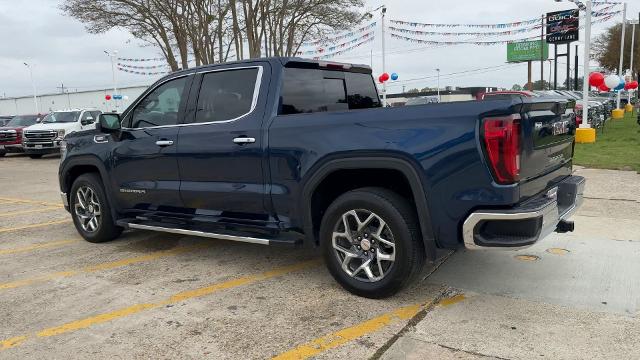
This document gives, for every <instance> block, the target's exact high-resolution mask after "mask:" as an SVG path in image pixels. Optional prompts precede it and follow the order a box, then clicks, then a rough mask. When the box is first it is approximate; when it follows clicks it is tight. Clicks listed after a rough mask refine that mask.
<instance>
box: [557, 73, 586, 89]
mask: <svg viewBox="0 0 640 360" xmlns="http://www.w3.org/2000/svg"><path fill="white" fill-rule="evenodd" d="M583 81H584V78H583V77H582V76H580V77H579V78H578V90H582V84H583ZM567 84H568V86H567ZM562 85H564V88H565V89H568V90H573V87H574V85H575V84H574V82H573V78H572V77H570V78H569V79H568V81H567V80H565V81H564V83H563V84H562Z"/></svg>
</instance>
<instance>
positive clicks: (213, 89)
mask: <svg viewBox="0 0 640 360" xmlns="http://www.w3.org/2000/svg"><path fill="white" fill-rule="evenodd" d="M258 72H259V69H258V68H251V69H239V70H226V71H217V72H210V73H206V74H204V77H203V79H202V85H201V86H200V94H199V95H198V110H197V112H196V122H199V123H205V122H216V121H226V120H233V119H237V118H239V117H241V116H243V115H246V114H248V113H249V112H251V107H252V104H253V97H254V93H255V92H256V91H257V90H256V82H257V81H258Z"/></svg>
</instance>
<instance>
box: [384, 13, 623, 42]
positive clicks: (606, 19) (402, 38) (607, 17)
mask: <svg viewBox="0 0 640 360" xmlns="http://www.w3.org/2000/svg"><path fill="white" fill-rule="evenodd" d="M618 13H620V12H618V11H616V12H611V13H609V14H608V15H607V16H605V17H603V18H601V19H597V20H594V21H592V22H591V23H592V24H599V23H603V22H606V21H609V20H611V19H612V18H613V17H614V16H615V15H617V14H618ZM580 28H581V29H582V28H584V25H582V26H580ZM391 37H392V38H396V39H401V40H404V41H409V42H412V43H417V44H426V45H447V46H449V45H462V44H473V45H480V46H491V45H501V44H510V43H515V42H520V41H527V40H535V39H539V38H540V36H539V35H536V36H530V37H527V38H522V39H513V40H495V41H473V40H471V41H469V40H459V41H442V40H424V39H416V38H412V37H408V36H402V35H398V34H396V33H391Z"/></svg>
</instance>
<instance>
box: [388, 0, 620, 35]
mask: <svg viewBox="0 0 640 360" xmlns="http://www.w3.org/2000/svg"><path fill="white" fill-rule="evenodd" d="M593 4H594V5H596V6H603V5H607V7H605V8H603V9H600V10H599V11H596V12H594V14H602V13H603V12H606V11H607V10H609V9H611V8H613V7H615V6H618V5H620V4H621V3H619V2H608V1H594V2H593ZM540 21H541V18H539V17H538V18H534V19H529V20H522V21H515V22H510V23H498V24H443V23H440V24H436V23H421V22H415V21H402V20H390V22H391V23H392V24H395V25H404V26H410V27H422V28H424V27H436V28H438V27H440V28H458V27H462V28H464V27H466V28H481V29H503V28H520V27H525V26H529V25H534V24H538V25H539V24H540Z"/></svg>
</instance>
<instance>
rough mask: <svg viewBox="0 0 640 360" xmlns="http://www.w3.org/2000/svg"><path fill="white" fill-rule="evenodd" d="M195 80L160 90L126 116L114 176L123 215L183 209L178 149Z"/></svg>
mask: <svg viewBox="0 0 640 360" xmlns="http://www.w3.org/2000/svg"><path fill="white" fill-rule="evenodd" d="M192 78H193V76H186V75H185V76H180V77H177V78H173V79H170V80H168V81H165V82H163V83H161V84H159V85H157V86H156V87H155V88H154V89H152V90H151V91H149V92H148V93H147V95H146V96H144V97H143V98H142V99H141V100H140V101H138V103H137V104H136V105H135V106H134V107H133V108H131V109H129V110H128V112H127V113H125V114H123V115H124V119H123V121H122V124H123V129H122V132H121V135H120V136H119V139H118V140H117V143H116V144H115V146H114V150H113V159H112V166H113V169H112V172H111V173H112V181H113V183H114V184H113V185H114V186H113V188H114V189H115V192H116V198H117V202H118V205H119V208H120V209H124V210H126V209H138V210H150V211H166V212H179V211H180V209H181V208H182V201H181V200H180V175H179V172H178V160H177V158H176V157H177V153H176V149H177V148H178V132H179V130H180V127H179V125H180V124H181V123H182V122H183V119H184V109H185V106H186V102H187V97H188V94H189V89H190V85H191V79H192Z"/></svg>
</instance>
